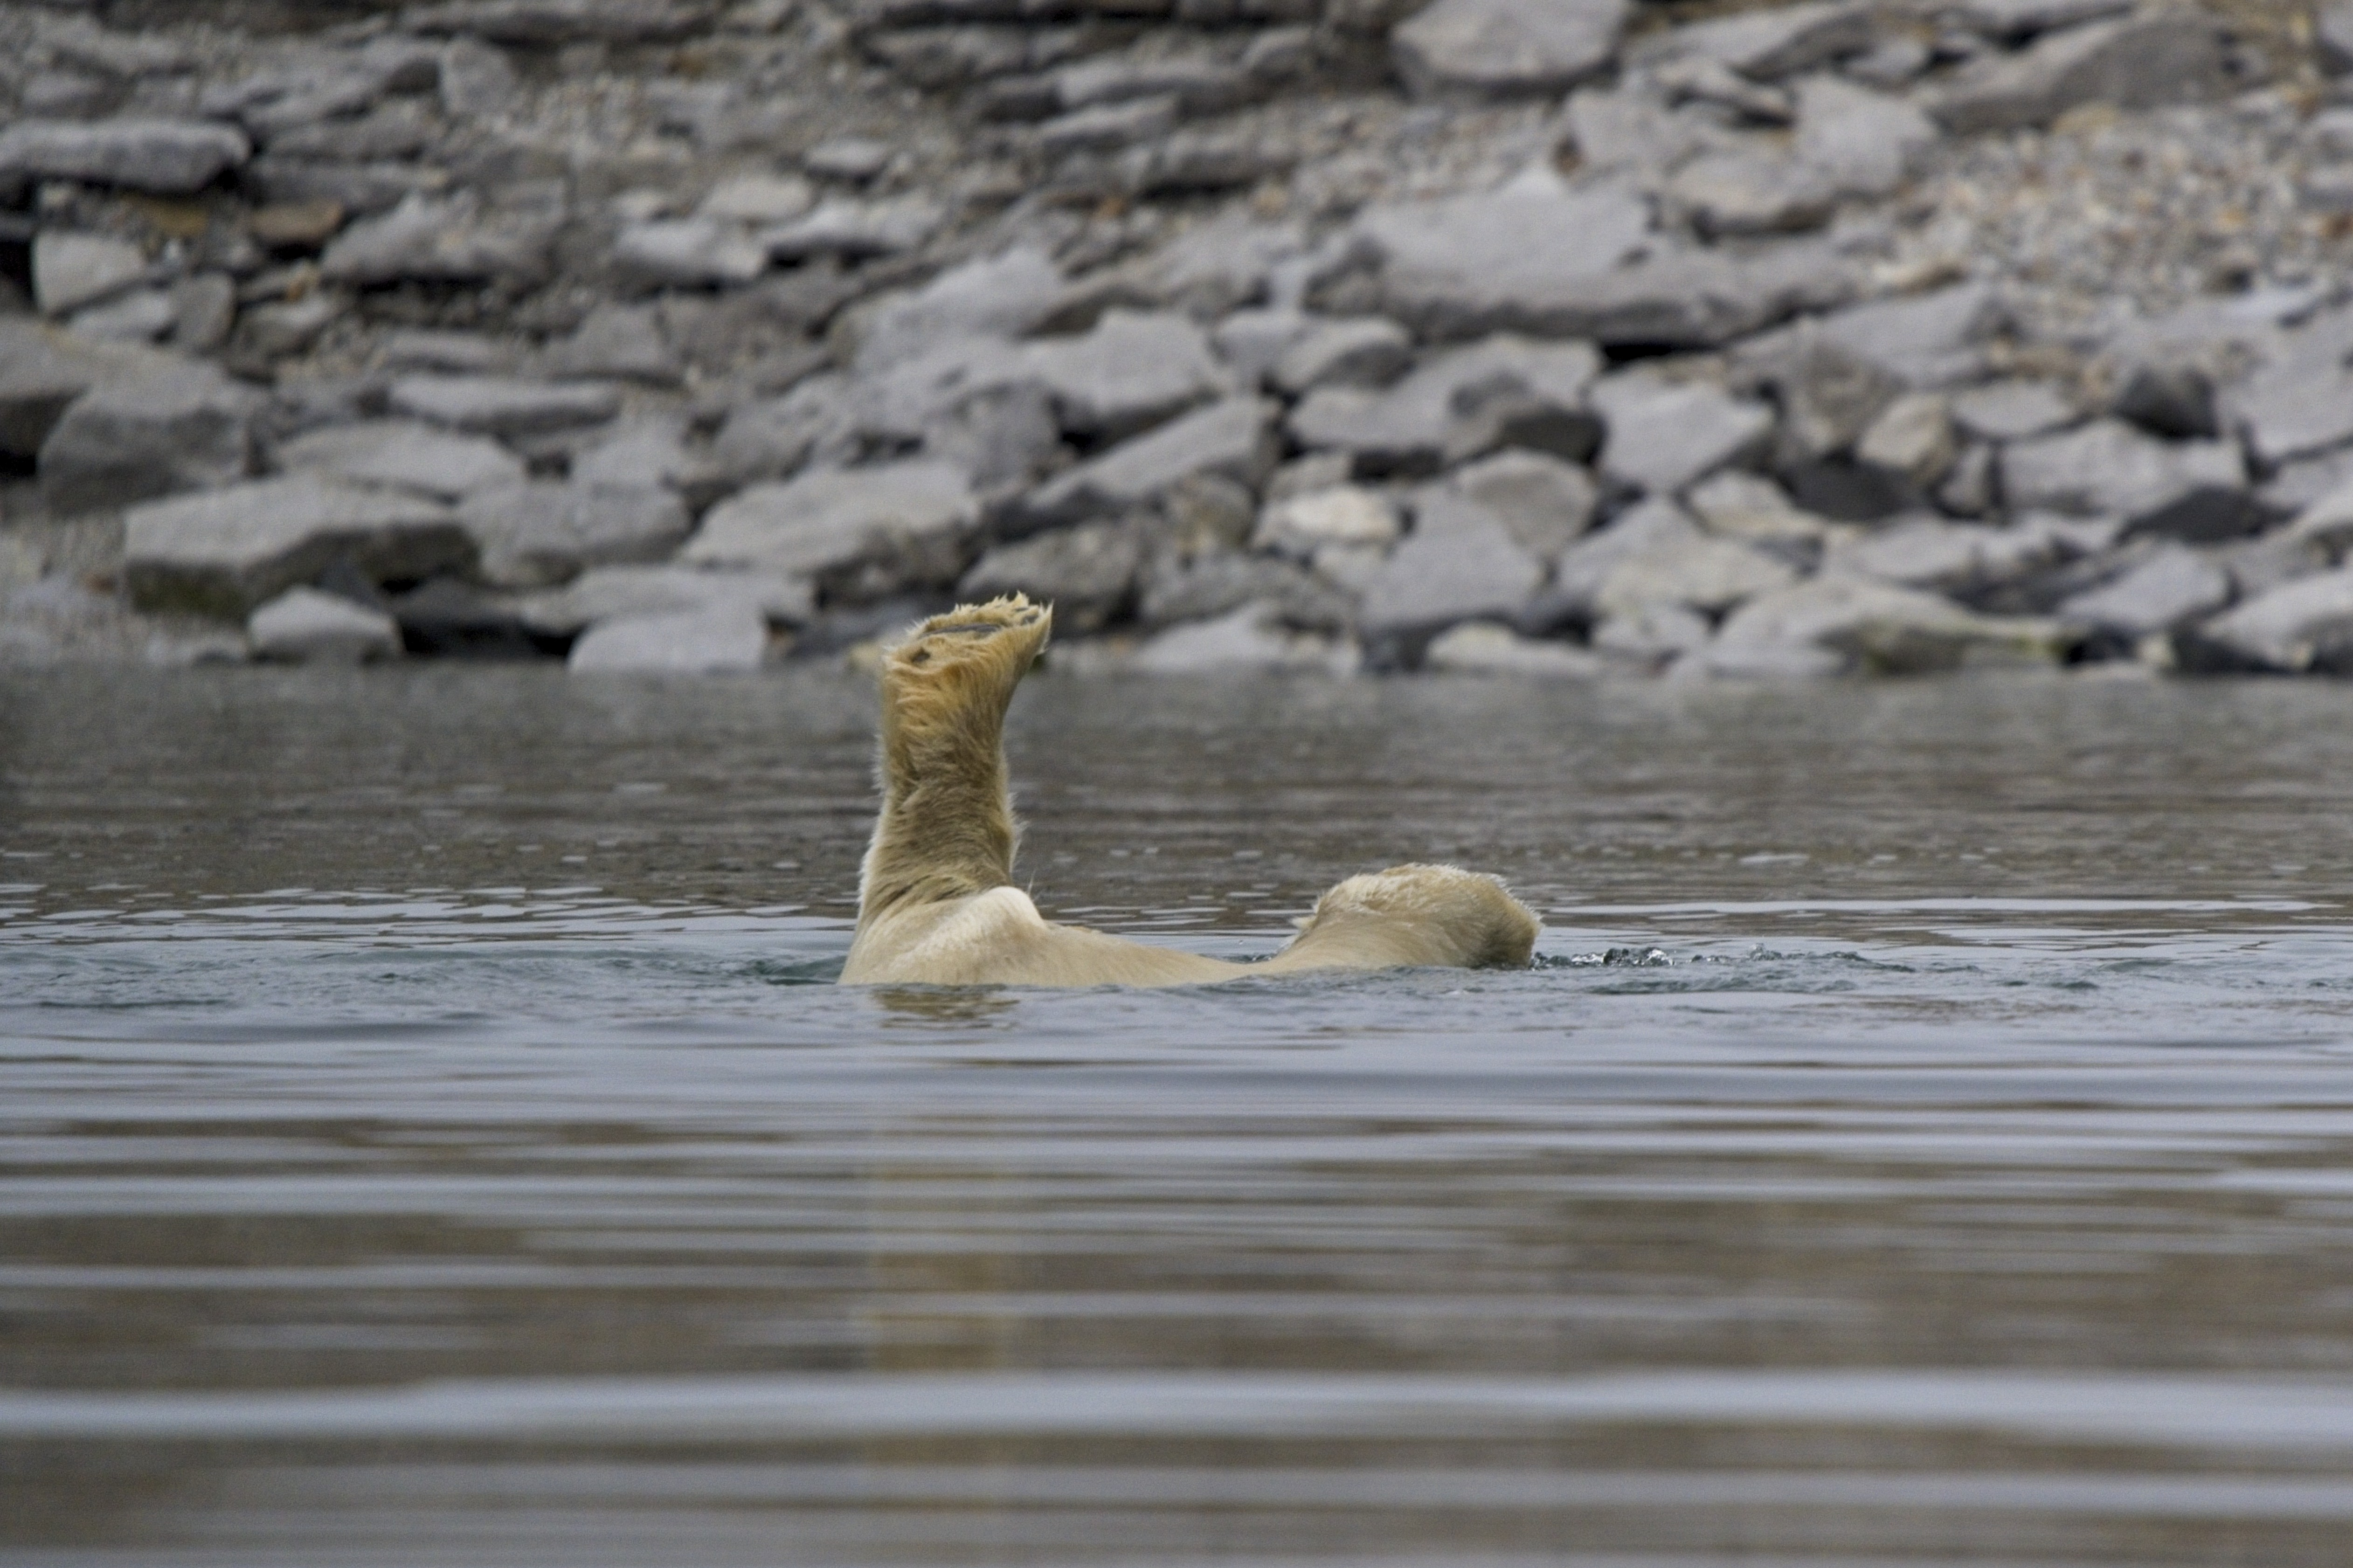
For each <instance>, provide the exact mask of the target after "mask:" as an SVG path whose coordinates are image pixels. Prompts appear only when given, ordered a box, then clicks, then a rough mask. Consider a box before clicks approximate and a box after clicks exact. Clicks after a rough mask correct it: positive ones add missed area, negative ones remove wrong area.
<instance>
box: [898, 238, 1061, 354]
mask: <svg viewBox="0 0 2353 1568" xmlns="http://www.w3.org/2000/svg"><path fill="white" fill-rule="evenodd" d="M1064 289H1065V285H1064V282H1063V279H1062V272H1061V268H1059V267H1057V266H1055V265H1054V261H1053V258H1051V257H1050V256H1048V255H1047V254H1046V253H1045V252H1044V251H1043V250H1040V249H1038V248H1036V247H1032V246H1017V247H1013V248H1012V249H1009V250H1007V251H1003V252H1001V253H999V254H997V255H996V256H989V257H983V258H978V259H976V260H973V261H967V262H965V263H964V264H963V265H961V266H958V267H952V268H948V269H947V270H946V271H944V272H943V273H941V274H940V275H939V276H938V277H936V278H934V279H932V280H931V281H930V282H929V283H927V284H925V285H923V287H922V288H921V289H913V290H911V291H909V292H906V293H902V294H894V295H892V296H889V297H887V298H885V299H883V300H880V301H878V302H877V303H876V304H875V305H874V306H873V307H871V309H869V310H866V311H865V312H864V316H863V321H861V322H860V323H859V324H858V325H857V327H856V329H855V335H856V337H857V347H858V353H857V359H856V363H857V368H858V371H859V373H860V374H861V375H872V374H878V373H880V372H881V371H883V370H886V369H888V368H889V367H890V366H892V365H893V364H896V363H900V362H902V361H904V360H910V359H914V358H916V357H918V356H920V355H922V354H924V353H928V352H930V351H931V350H933V349H934V348H936V347H937V346H938V345H939V344H941V343H943V342H954V341H957V340H962V339H972V338H1017V337H1023V336H1026V335H1028V334H1029V332H1031V331H1035V330H1036V329H1037V328H1038V327H1039V325H1040V324H1042V323H1043V322H1044V321H1046V320H1047V318H1048V317H1050V315H1052V314H1053V312H1054V311H1055V310H1056V309H1057V308H1058V307H1059V306H1060V304H1061V302H1062V299H1063V295H1064Z"/></svg>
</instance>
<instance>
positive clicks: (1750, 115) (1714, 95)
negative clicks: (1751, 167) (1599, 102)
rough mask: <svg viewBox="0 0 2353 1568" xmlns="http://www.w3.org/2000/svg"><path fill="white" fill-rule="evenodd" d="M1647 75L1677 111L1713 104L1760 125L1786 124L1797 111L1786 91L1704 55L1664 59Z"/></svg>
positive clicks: (1742, 119)
mask: <svg viewBox="0 0 2353 1568" xmlns="http://www.w3.org/2000/svg"><path fill="white" fill-rule="evenodd" d="M1646 74H1647V75H1648V77H1649V79H1650V82H1651V84H1653V85H1655V86H1656V87H1657V88H1659V89H1662V91H1663V92H1664V93H1665V95H1666V98H1667V100H1668V101H1669V102H1671V103H1672V104H1673V105H1675V106H1676V107H1677V108H1681V107H1682V106H1683V105H1685V104H1692V103H1704V104H1711V105H1714V106H1715V108H1718V109H1723V110H1730V111H1731V113H1732V115H1733V117H1735V118H1736V119H1737V120H1740V121H1754V122H1755V123H1757V124H1759V125H1787V124H1788V123H1789V121H1790V118H1791V116H1792V115H1793V114H1794V113H1795V112H1796V105H1795V103H1794V102H1793V100H1791V98H1790V96H1789V93H1788V89H1784V88H1778V87H1768V86H1767V85H1766V84H1764V83H1762V82H1755V81H1751V80H1749V79H1747V78H1746V77H1745V76H1742V75H1741V74H1740V73H1739V72H1737V71H1736V70H1734V69H1733V68H1731V67H1730V66H1727V65H1725V63H1724V62H1723V61H1721V60H1712V59H1709V58H1706V57H1705V56H1704V55H1687V56H1683V57H1680V58H1674V59H1669V60H1662V61H1661V62H1659V63H1658V64H1657V65H1655V66H1653V67H1651V69H1650V70H1649V71H1648V72H1647V73H1646ZM1638 81H1639V79H1638Z"/></svg>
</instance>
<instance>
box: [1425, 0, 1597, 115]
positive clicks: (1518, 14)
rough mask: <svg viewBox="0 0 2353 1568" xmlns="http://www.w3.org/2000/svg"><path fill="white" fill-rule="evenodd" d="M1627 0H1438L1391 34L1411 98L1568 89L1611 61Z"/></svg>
mask: <svg viewBox="0 0 2353 1568" xmlns="http://www.w3.org/2000/svg"><path fill="white" fill-rule="evenodd" d="M1627 10H1628V6H1627V5H1626V0H1437V3H1436V4H1435V5H1430V6H1428V7H1426V8H1425V9H1423V10H1422V11H1420V12H1419V13H1418V14H1417V15H1415V16H1413V18H1412V19H1411V20H1409V21H1407V22H1405V23H1402V24H1400V25H1399V26H1398V27H1397V28H1396V30H1395V31H1393V32H1392V33H1390V35H1389V50H1390V55H1391V57H1392V58H1394V59H1395V60H1396V62H1397V68H1398V75H1399V76H1401V77H1403V78H1404V79H1405V83H1406V88H1407V89H1408V90H1409V91H1410V92H1412V93H1413V94H1414V95H1415V96H1416V97H1419V98H1435V97H1466V98H1519V97H1537V96H1544V95H1547V94H1552V93H1560V92H1566V91H1567V90H1568V89H1570V88H1572V87H1575V86H1576V85H1577V83H1578V82H1581V81H1583V80H1585V79H1588V77H1592V76H1596V75H1599V73H1600V72H1602V71H1604V70H1606V69H1608V68H1609V66H1610V64H1611V63H1612V62H1613V61H1614V60H1615V59H1616V58H1617V56H1618V38H1619V35H1620V34H1621V33H1622V32H1624V30H1625V26H1626V13H1627Z"/></svg>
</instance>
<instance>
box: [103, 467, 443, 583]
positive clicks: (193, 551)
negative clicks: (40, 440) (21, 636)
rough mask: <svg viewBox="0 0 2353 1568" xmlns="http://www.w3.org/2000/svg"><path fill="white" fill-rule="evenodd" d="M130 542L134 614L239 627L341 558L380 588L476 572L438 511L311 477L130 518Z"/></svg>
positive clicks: (181, 502) (209, 495) (126, 545)
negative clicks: (196, 617)
mask: <svg viewBox="0 0 2353 1568" xmlns="http://www.w3.org/2000/svg"><path fill="white" fill-rule="evenodd" d="M123 535H124V539H123V572H124V576H125V578H126V579H127V581H128V584H129V586H130V590H131V597H132V603H133V604H135V605H139V606H140V607H141V608H142V609H150V610H184V611H191V612H195V613H197V614H201V615H213V616H231V617H236V618H238V619H242V618H243V617H244V616H247V615H248V614H249V613H250V612H251V611H252V610H253V608H254V607H255V606H256V605H259V604H262V603H263V602H265V601H267V600H269V599H270V598H273V597H275V596H276V595H278V594H280V592H282V591H283V590H285V589H287V588H290V587H292V586H294V585H295V584H300V583H307V582H310V581H311V580H312V579H314V578H316V577H317V576H318V575H319V574H321V573H322V572H324V571H325V570H326V569H327V568H328V567H329V566H331V565H332V564H333V563H335V561H336V560H337V559H338V558H339V557H342V558H348V559H349V560H350V561H351V563H353V566H354V567H356V568H357V569H358V570H359V571H360V572H362V573H363V574H365V575H367V576H368V577H370V578H372V579H373V580H375V581H376V582H386V581H395V580H398V581H419V580H422V579H424V578H427V577H431V576H434V575H436V574H440V573H444V572H464V571H466V570H468V569H470V567H471V566H472V565H473V562H474V543H473V541H472V540H471V539H470V538H469V537H468V536H467V533H466V531H465V530H464V529H463V528H461V527H459V524H458V520H457V519H456V518H455V517H454V516H452V515H451V513H450V511H449V510H448V508H447V507H444V506H442V505H441V504H440V503H439V502H438V501H434V500H427V499H426V498H424V497H421V496H411V495H403V494H400V493H398V492H396V491H392V490H382V489H362V488H360V487H358V486H353V485H342V484H336V483H334V482H332V481H331V480H326V479H319V478H317V477H315V476H312V475H307V474H305V475H296V476H292V477H290V478H284V479H261V480H257V481H254V482H252V483H248V484H242V485H232V486H230V487H229V488H227V489H218V490H212V491H208V492H206V493H205V494H202V495H194V496H185V497H178V498H175V499H173V500H160V501H150V502H148V503H146V504H145V505H143V506H137V507H133V508H132V510H130V511H129V512H128V513H127V514H125V516H124V519H123Z"/></svg>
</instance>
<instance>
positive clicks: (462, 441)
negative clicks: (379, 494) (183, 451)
mask: <svg viewBox="0 0 2353 1568" xmlns="http://www.w3.org/2000/svg"><path fill="white" fill-rule="evenodd" d="M276 458H277V463H278V467H279V468H281V469H283V470H285V471H287V472H290V473H318V474H322V475H326V476H328V477H330V478H332V479H348V480H350V481H352V482H353V483H354V484H363V485H387V486H391V487H393V488H395V489H406V490H416V491H417V492H419V493H421V494H424V495H429V496H439V497H440V498H442V499H443V500H457V499H458V498H459V496H462V495H465V494H467V493H468V492H469V491H472V490H479V489H488V488H490V487H491V486H493V485H511V484H520V483H521V482H522V480H523V479H524V478H525V469H524V468H523V462H522V458H518V457H516V456H515V455H514V454H513V453H512V452H510V451H508V450H507V449H506V448H505V447H501V446H500V445H499V444H498V443H497V442H496V441H493V440H491V439H490V438H488V437H482V436H459V435H453V434H451V433H450V432H449V431H447V430H442V429H438V428H436V427H435V426H430V425H427V424H425V423H424V422H422V421H421V420H416V419H369V420H364V421H363V422H362V423H360V424H357V425H332V426H327V427H326V428H324V429H322V430H313V431H311V432H310V433H309V434H307V435H302V436H298V437H295V438H294V439H293V440H291V441H289V442H287V443H286V444H285V445H283V446H281V447H279V448H278V450H277V453H276Z"/></svg>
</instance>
